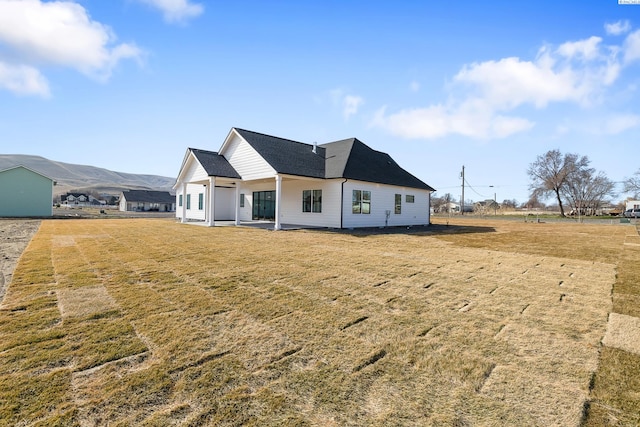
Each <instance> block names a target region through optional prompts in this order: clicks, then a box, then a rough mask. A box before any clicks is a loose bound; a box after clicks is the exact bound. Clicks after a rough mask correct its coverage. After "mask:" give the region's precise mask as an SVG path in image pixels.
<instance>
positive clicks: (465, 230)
mask: <svg viewBox="0 0 640 427" xmlns="http://www.w3.org/2000/svg"><path fill="white" fill-rule="evenodd" d="M328 231H330V232H335V233H342V234H348V235H351V236H354V237H367V236H376V235H381V234H405V235H408V236H418V237H419V236H440V235H443V234H476V233H495V232H496V229H495V228H494V227H483V226H471V225H444V224H430V225H416V226H412V227H406V226H404V227H382V228H377V227H371V228H354V229H342V230H339V229H335V230H328Z"/></svg>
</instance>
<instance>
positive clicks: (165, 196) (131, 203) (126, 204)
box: [120, 190, 176, 212]
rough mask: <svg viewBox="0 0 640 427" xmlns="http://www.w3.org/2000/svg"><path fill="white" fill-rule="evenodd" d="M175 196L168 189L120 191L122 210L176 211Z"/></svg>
mask: <svg viewBox="0 0 640 427" xmlns="http://www.w3.org/2000/svg"><path fill="white" fill-rule="evenodd" d="M175 202H176V200H175V197H174V196H172V195H171V193H169V192H168V191H153V190H127V191H123V192H122V193H120V210H121V211H123V212H124V211H136V212H150V211H154V212H174V211H175V210H176V204H175Z"/></svg>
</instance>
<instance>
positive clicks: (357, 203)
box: [351, 190, 371, 215]
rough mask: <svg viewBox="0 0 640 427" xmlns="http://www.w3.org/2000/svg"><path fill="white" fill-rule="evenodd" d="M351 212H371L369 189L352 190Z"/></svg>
mask: <svg viewBox="0 0 640 427" xmlns="http://www.w3.org/2000/svg"><path fill="white" fill-rule="evenodd" d="M351 200H352V203H351V212H352V213H354V214H366V215H368V214H370V213H371V191H365V190H353V193H352V197H351Z"/></svg>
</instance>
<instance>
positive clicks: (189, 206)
mask: <svg viewBox="0 0 640 427" xmlns="http://www.w3.org/2000/svg"><path fill="white" fill-rule="evenodd" d="M187 209H191V194H187Z"/></svg>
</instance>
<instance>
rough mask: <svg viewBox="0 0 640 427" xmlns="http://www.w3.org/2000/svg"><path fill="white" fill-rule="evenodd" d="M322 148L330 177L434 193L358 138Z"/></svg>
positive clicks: (391, 159) (385, 154) (327, 174)
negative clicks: (324, 150) (324, 151)
mask: <svg viewBox="0 0 640 427" xmlns="http://www.w3.org/2000/svg"><path fill="white" fill-rule="evenodd" d="M322 147H323V148H325V149H326V156H327V159H326V177H327V178H347V179H355V180H358V181H366V182H374V183H379V184H388V185H397V186H400V187H411V188H420V189H423V190H429V191H435V190H434V189H433V188H432V187H431V186H429V185H427V184H426V183H424V182H422V181H421V180H420V179H418V178H416V177H415V176H413V175H412V174H410V173H409V172H407V171H406V170H404V169H402V168H401V167H400V166H399V165H398V164H397V163H396V162H395V160H393V158H391V156H390V155H388V154H387V153H383V152H381V151H376V150H374V149H372V148H371V147H369V146H368V145H366V144H364V143H363V142H362V141H360V140H358V139H357V138H350V139H344V140H342V141H336V142H330V143H328V144H323V145H322Z"/></svg>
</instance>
